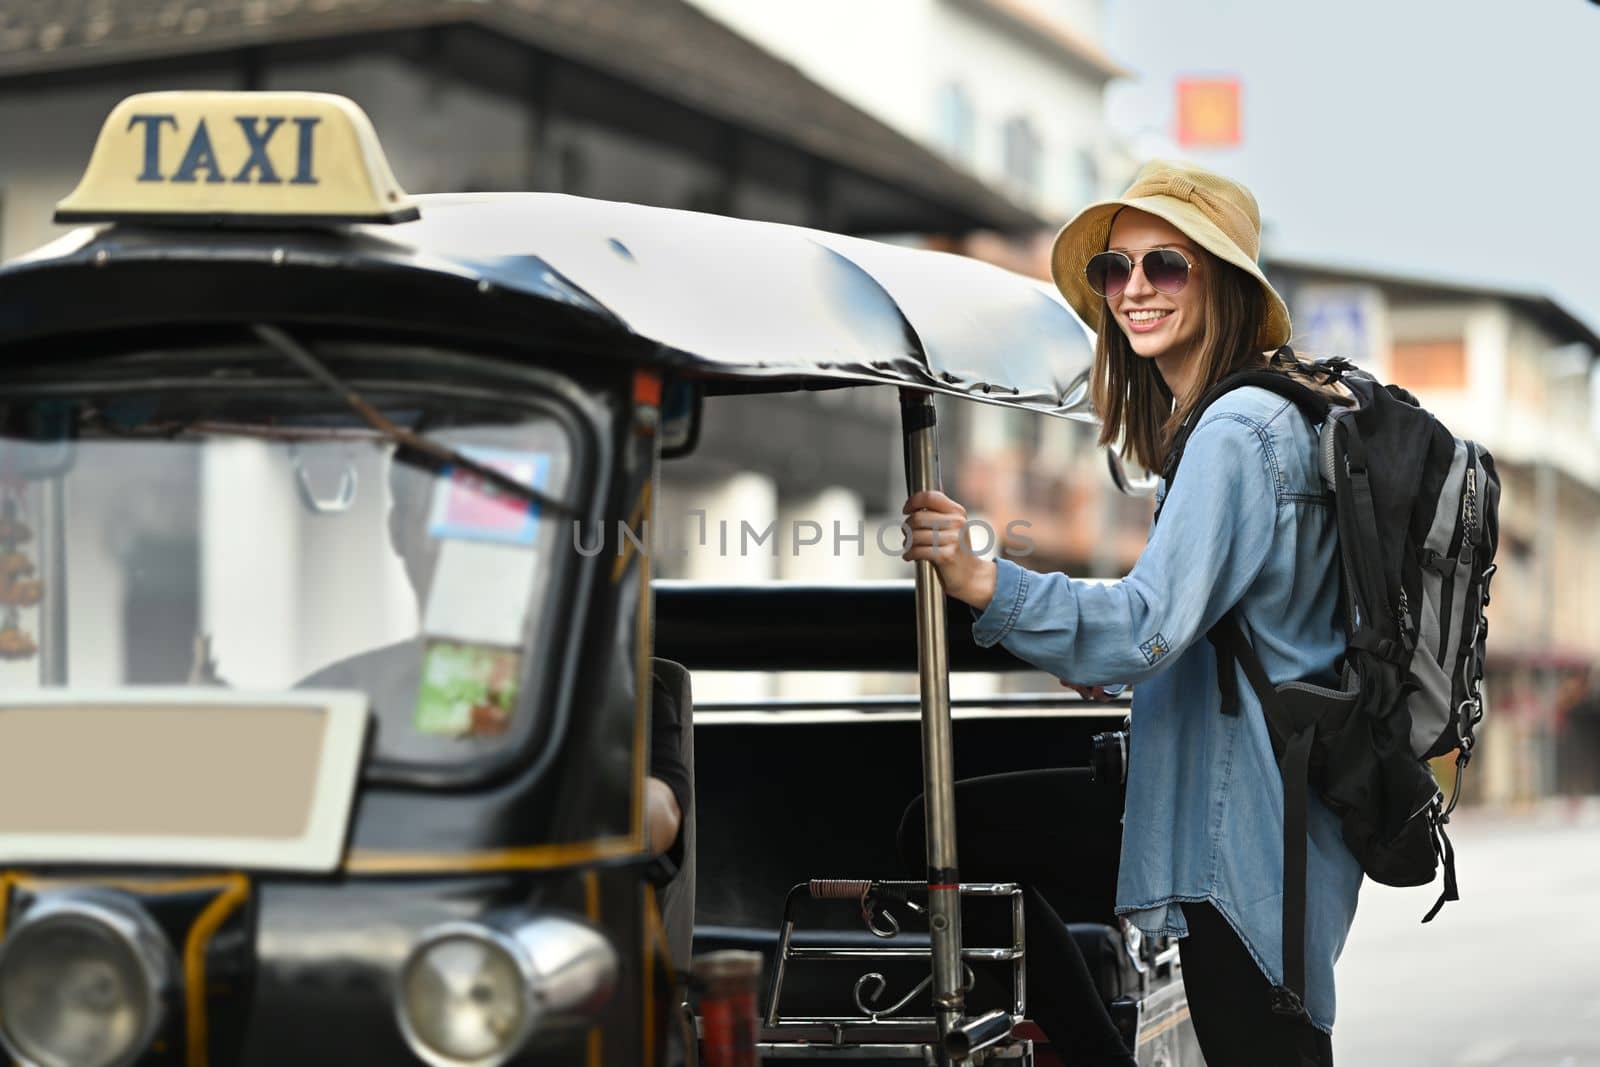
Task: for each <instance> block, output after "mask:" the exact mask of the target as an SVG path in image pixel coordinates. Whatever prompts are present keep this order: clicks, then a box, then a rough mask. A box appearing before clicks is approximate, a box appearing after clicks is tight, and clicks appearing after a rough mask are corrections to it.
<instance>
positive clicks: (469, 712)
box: [415, 641, 522, 737]
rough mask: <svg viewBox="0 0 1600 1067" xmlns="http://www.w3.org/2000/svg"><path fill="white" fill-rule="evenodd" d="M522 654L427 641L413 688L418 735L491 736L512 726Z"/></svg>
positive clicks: (481, 646)
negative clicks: (419, 676) (417, 684)
mask: <svg viewBox="0 0 1600 1067" xmlns="http://www.w3.org/2000/svg"><path fill="white" fill-rule="evenodd" d="M521 659H522V657H521V655H520V654H519V653H517V652H514V651H512V650H510V649H504V648H488V647H485V646H483V645H461V644H455V643H451V642H443V641H439V642H430V643H429V644H428V647H427V650H426V651H424V652H423V654H422V684H421V686H420V687H419V688H418V690H417V717H416V719H415V725H416V728H417V732H418V733H424V734H430V735H433V736H436V737H493V736H495V735H497V734H503V733H505V732H506V730H507V729H508V728H509V727H510V726H511V714H512V711H513V710H514V709H515V708H516V704H517V673H518V671H517V668H518V666H519V664H520V662H521Z"/></svg>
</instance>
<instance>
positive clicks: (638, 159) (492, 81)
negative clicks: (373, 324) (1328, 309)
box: [0, 0, 1042, 256]
mask: <svg viewBox="0 0 1600 1067" xmlns="http://www.w3.org/2000/svg"><path fill="white" fill-rule="evenodd" d="M154 89H306V90H323V91H329V92H338V93H343V94H345V95H347V96H350V97H352V98H353V99H355V100H356V101H357V103H359V104H361V106H362V107H363V108H365V109H366V111H367V112H368V114H369V115H371V117H372V119H373V122H374V124H375V126H376V127H377V130H378V134H379V136H380V138H381V139H382V141H383V143H384V146H385V148H386V150H387V151H388V152H389V155H390V159H391V161H392V163H393V165H394V168H395V171H396V174H397V177H398V178H399V179H400V181H401V183H402V185H404V186H405V187H406V188H407V189H409V190H410V191H413V192H447V191H463V190H492V189H547V190H554V191H561V192H572V193H578V194H580V195H584V196H593V197H599V198H603V199H618V200H635V201H640V202H644V203H650V204H656V205H661V206H667V207H683V208H691V209H700V210H709V211H716V212H720V213H723V214H732V215H739V216H744V217H749V218H759V219H770V220H773V221H779V222H792V223H798V224H802V225H811V226H820V227H823V228H827V229H835V230H842V231H846V232H857V233H861V232H866V233H882V232H890V231H913V230H914V231H919V232H932V233H962V232H966V231H969V230H973V229H1000V230H1029V229H1032V228H1034V227H1037V226H1039V225H1041V223H1042V220H1041V218H1040V216H1038V215H1037V214H1035V213H1034V212H1033V211H1032V210H1031V209H1029V208H1027V207H1024V206H1022V205H1020V204H1019V203H1018V202H1017V201H1016V200H1015V199H1014V198H1011V197H1008V196H1006V195H1003V194H1001V193H998V192H996V191H995V190H993V189H990V188H989V187H987V186H986V185H985V184H984V183H983V182H981V181H980V180H978V179H976V178H975V177H973V176H972V175H970V174H968V173H966V172H965V171H963V170H962V169H961V168H959V167H956V166H953V165H951V164H949V163H947V162H946V161H945V160H943V159H942V158H941V157H940V156H938V155H937V154H936V153H934V152H931V151H929V150H927V149H926V148H924V147H923V146H921V145H919V144H917V143H916V142H915V141H914V140H913V139H911V138H910V137H908V136H906V135H905V134H903V133H900V132H897V131H896V130H894V129H893V128H891V127H890V126H888V125H887V124H885V123H884V122H882V121H880V120H877V119H874V118H873V117H872V116H870V115H868V114H866V113H865V112H863V111H862V110H861V109H860V108H858V107H855V106H853V105H851V104H849V103H847V102H846V101H844V100H842V99H840V98H839V97H837V96H836V95H834V94H833V93H831V92H829V91H828V90H827V89H825V88H823V87H822V86H820V85H818V84H817V83H816V82H814V81H813V80H811V79H810V78H808V77H806V76H805V75H804V74H802V73H801V72H800V71H799V70H797V69H796V68H795V67H793V66H792V65H791V64H789V63H786V62H784V61H783V60H781V59H779V58H777V57H775V56H774V55H772V54H771V53H770V52H768V51H766V50H765V49H763V48H761V47H760V46H758V45H756V44H754V43H752V42H750V41H749V40H747V39H745V38H744V37H741V36H740V35H739V34H737V33H735V32H733V31H732V30H730V29H729V28H727V27H726V26H724V25H723V24H722V23H720V22H718V21H717V20H715V19H713V18H710V17H708V16H706V15H705V14H703V13H702V12H700V11H699V10H698V9H696V8H694V7H692V6H690V5H688V4H687V3H685V2H683V0H658V2H647V0H484V2H477V0H473V2H465V0H387V2H383V3H378V2H374V0H316V2H309V0H247V2H243V3H240V2H236V0H126V2H120V0H119V2H118V3H116V4H115V5H113V4H110V3H103V4H78V3H63V2H58V0H20V2H18V3H13V4H7V5H5V7H4V9H3V10H0V136H3V137H4V140H5V143H6V144H8V145H11V146H17V145H27V146H28V150H27V151H26V152H19V151H15V150H10V151H7V152H6V153H5V155H4V157H3V158H0V198H3V202H0V227H3V228H0V252H3V253H4V254H5V255H8V256H9V255H14V254H16V253H18V252H21V251H23V250H25V249H27V248H31V247H35V246H36V245H38V244H40V243H42V242H43V241H44V240H46V239H47V238H49V237H50V236H52V235H53V234H54V233H55V232H56V231H55V229H54V228H53V227H52V226H51V225H50V223H49V221H48V220H49V216H50V211H51V208H52V207H53V205H54V203H55V201H56V200H57V199H59V198H60V197H61V196H63V195H65V193H66V192H68V191H69V190H70V189H71V187H72V185H73V183H74V182H75V180H76V178H77V176H78V175H79V174H80V173H81V172H82V170H83V166H84V163H85V161H86V160H87V158H88V153H89V148H90V146H91V145H92V144H93V140H94V136H95V134H96V133H97V132H98V130H99V127H100V123H101V122H102V121H103V120H104V118H105V116H106V114H107V113H108V112H109V111H110V108H111V105H112V104H113V103H115V102H116V101H117V100H119V99H120V98H122V97H123V96H126V95H128V94H130V93H133V92H138V91H142V90H154Z"/></svg>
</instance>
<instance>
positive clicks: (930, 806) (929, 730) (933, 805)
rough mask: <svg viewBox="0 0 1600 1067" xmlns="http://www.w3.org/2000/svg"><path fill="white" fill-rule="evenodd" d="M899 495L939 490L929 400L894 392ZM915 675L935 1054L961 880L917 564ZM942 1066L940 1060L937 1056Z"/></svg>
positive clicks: (944, 736)
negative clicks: (901, 471) (900, 452)
mask: <svg viewBox="0 0 1600 1067" xmlns="http://www.w3.org/2000/svg"><path fill="white" fill-rule="evenodd" d="M900 432H901V435H902V438H903V443H904V449H905V470H906V492H907V493H909V494H915V493H919V492H922V491H923V490H927V489H938V488H940V486H941V479H940V477H939V437H938V419H937V416H936V415H935V413H934V406H933V397H932V396H931V395H929V394H928V393H924V392H918V391H915V390H911V389H902V390H901V391H900ZM916 582H917V594H916V595H917V608H916V611H917V675H918V682H919V689H920V692H921V695H922V796H923V805H924V810H925V811H926V813H927V818H926V820H925V825H926V827H927V838H926V840H927V858H928V933H929V936H930V939H931V941H932V946H933V947H932V952H933V988H932V996H933V1010H934V1016H935V1018H936V1019H937V1020H938V1026H939V1042H940V1046H941V1048H942V1047H943V1045H944V1042H945V1039H946V1038H948V1037H949V1035H950V1032H951V1031H952V1030H954V1029H955V1028H956V1027H957V1026H958V1025H959V1024H960V1022H961V1020H962V1017H963V1016H964V1015H965V1014H966V994H965V992H964V991H963V988H962V986H963V984H964V983H963V981H962V969H961V890H960V883H961V874H960V871H959V864H958V863H957V860H956V804H955V757H954V753H953V751H952V744H951V730H950V665H949V661H948V658H947V645H946V639H945V617H944V613H945V603H944V581H943V579H941V578H940V577H939V571H938V568H936V567H935V566H934V565H933V564H932V563H929V562H928V561H926V560H918V561H917V563H916ZM940 1058H941V1059H947V1057H945V1056H944V1055H942V1054H941V1057H940Z"/></svg>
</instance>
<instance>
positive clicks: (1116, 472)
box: [1106, 448, 1161, 496]
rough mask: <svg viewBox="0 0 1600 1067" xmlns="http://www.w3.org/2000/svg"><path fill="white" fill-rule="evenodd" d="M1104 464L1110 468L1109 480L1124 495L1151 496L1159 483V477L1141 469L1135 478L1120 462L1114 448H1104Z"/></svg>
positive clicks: (1120, 458) (1119, 457) (1120, 459)
mask: <svg viewBox="0 0 1600 1067" xmlns="http://www.w3.org/2000/svg"><path fill="white" fill-rule="evenodd" d="M1106 466H1107V467H1108V468H1110V470H1111V481H1112V482H1113V483H1115V484H1116V487H1117V490H1118V491H1119V492H1121V493H1122V494H1123V495H1125V496H1151V495H1153V494H1154V493H1155V491H1156V486H1157V485H1159V484H1160V483H1161V479H1160V477H1158V476H1157V475H1154V474H1151V473H1150V472H1149V471H1144V470H1142V471H1141V474H1140V476H1139V477H1137V478H1135V477H1133V476H1132V475H1130V474H1129V473H1128V468H1127V466H1126V465H1125V464H1124V463H1123V462H1122V457H1121V456H1120V455H1118V454H1117V450H1116V449H1114V448H1108V449H1106Z"/></svg>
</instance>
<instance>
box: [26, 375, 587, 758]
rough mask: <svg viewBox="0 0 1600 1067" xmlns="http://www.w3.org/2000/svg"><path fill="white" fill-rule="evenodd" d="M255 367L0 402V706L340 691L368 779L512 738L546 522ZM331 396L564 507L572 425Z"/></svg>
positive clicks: (517, 732) (553, 525)
mask: <svg viewBox="0 0 1600 1067" xmlns="http://www.w3.org/2000/svg"><path fill="white" fill-rule="evenodd" d="M275 373H276V374H277V375H278V376H280V377H281V378H283V379H286V381H284V382H282V383H280V384H279V385H277V386H275V387H273V388H270V389H269V388H264V387H263V384H264V383H260V382H257V383H248V384H251V385H252V386H253V387H252V388H248V389H247V388H245V385H243V384H234V385H228V384H226V375H219V374H213V375H212V376H211V378H212V380H210V381H207V382H195V383H192V384H191V385H190V386H188V387H183V388H180V387H177V386H176V385H175V384H174V381H173V380H169V381H167V382H165V383H164V384H163V386H162V387H161V388H159V389H158V388H156V387H154V386H150V387H146V388H140V387H137V386H129V384H128V383H127V382H126V379H125V378H124V379H123V380H121V381H119V382H118V383H116V385H115V387H114V388H112V387H110V386H107V387H106V388H105V389H104V390H103V391H98V392H97V390H96V388H95V387H94V386H93V385H85V386H83V387H81V392H78V393H75V394H74V395H70V396H68V395H63V390H62V388H61V387H60V386H52V387H44V386H39V385H33V386H24V387H21V388H20V389H18V390H13V389H12V388H10V387H5V388H4V389H0V397H3V398H4V401H3V402H0V427H3V428H4V432H3V433H0V690H3V691H5V692H8V693H17V692H19V691H21V690H26V689H28V688H32V687H45V688H58V687H71V688H74V689H83V690H86V691H87V690H89V689H92V688H99V687H115V686H151V685H162V686H226V687H230V688H233V689H237V690H251V691H282V690H286V689H314V688H326V689H356V690H360V691H362V692H363V693H365V694H366V695H367V697H368V698H369V701H370V704H371V707H372V709H373V712H374V719H375V728H376V740H375V748H374V752H375V754H376V757H377V759H378V761H380V762H382V763H388V764H408V765H415V764H423V765H427V766H429V767H433V768H438V767H440V766H447V767H448V766H461V765H465V764H469V763H472V762H473V761H476V760H480V759H483V758H485V757H486V756H491V755H493V754H495V753H496V752H499V751H502V750H505V749H507V748H509V747H512V746H515V745H516V744H518V743H519V742H520V741H521V740H524V739H526V738H527V737H528V735H529V733H530V732H531V731H532V730H533V729H534V728H535V726H536V723H535V722H534V721H533V719H534V715H535V710H534V709H535V708H536V707H538V706H539V704H540V702H539V701H538V700H537V699H536V697H537V693H538V690H539V687H540V686H541V684H542V682H543V675H544V673H545V670H544V667H545V663H546V661H547V660H549V661H551V662H553V661H554V658H553V655H552V649H551V647H550V646H551V645H552V644H553V643H554V636H555V635H556V634H557V633H559V632H562V629H563V628H558V627H555V626H553V625H552V623H553V612H554V610H555V609H556V607H557V605H556V604H555V601H556V600H558V599H559V597H560V589H561V585H560V583H561V579H562V573H561V572H562V567H563V566H564V559H565V557H566V556H570V555H571V554H570V553H558V552H557V551H556V547H557V543H558V538H557V529H558V527H560V526H561V523H560V522H558V521H555V517H553V516H551V515H550V514H549V510H550V509H549V508H547V507H542V506H541V505H540V504H538V503H536V502H533V501H529V500H519V499H515V498H513V497H511V496H509V495H507V494H506V493H504V492H503V491H501V490H499V489H495V488H493V487H490V486H488V485H486V484H484V483H483V482H482V481H481V480H479V479H476V478H474V477H473V476H472V475H471V474H470V472H467V471H461V470H457V469H455V468H454V467H452V466H450V465H447V464H443V463H441V462H440V461H439V460H438V459H437V458H436V456H437V454H438V452H439V450H435V456H428V455H423V454H420V453H419V452H417V451H416V450H415V449H405V448H401V449H399V450H398V451H397V448H396V446H395V444H394V443H393V442H392V440H391V439H390V438H389V437H388V436H386V435H384V434H381V433H379V432H376V431H374V430H373V429H372V428H370V427H369V425H368V424H367V422H365V421H363V420H362V419H361V418H359V417H357V416H356V415H354V414H352V413H351V411H350V409H349V408H348V407H347V406H346V404H345V402H344V400H343V399H342V398H340V397H339V396H336V395H334V394H333V393H331V392H329V391H328V390H326V389H323V388H321V387H319V386H318V385H316V384H314V383H304V384H302V383H300V382H296V381H294V377H295V374H294V371H293V369H292V368H284V369H283V370H282V371H278V372H275ZM244 376H245V377H248V375H244ZM157 377H159V375H158V376H157ZM219 377H220V378H222V379H223V380H224V382H223V384H218V383H217V382H216V380H215V379H216V378H219ZM352 384H353V385H354V386H355V387H356V388H357V389H359V390H360V391H361V394H362V396H363V397H364V398H365V399H367V400H368V401H369V402H371V403H372V404H373V405H374V406H375V407H376V408H377V409H378V410H380V411H381V412H382V413H383V415H384V416H385V417H386V418H387V419H389V420H392V421H393V422H394V423H395V424H396V425H398V426H400V427H403V428H405V429H407V430H410V431H413V432H415V433H417V434H419V435H421V436H422V437H424V438H427V439H428V440H430V441H434V442H438V443H440V444H443V445H445V446H447V447H448V448H449V449H451V450H454V451H455V452H457V453H458V454H461V455H465V456H466V457H468V459H470V460H472V461H476V462H477V463H479V464H483V465H487V466H489V467H491V468H493V469H494V470H497V471H500V472H502V473H504V474H506V475H507V476H509V477H510V478H512V479H514V480H516V481H517V482H519V483H521V484H526V485H529V486H532V487H533V488H535V489H537V490H540V491H541V492H542V493H543V495H544V496H545V497H546V498H547V499H550V498H553V499H554V500H555V501H560V502H563V503H566V504H568V505H572V506H576V505H575V504H574V502H573V498H572V493H573V488H572V486H573V469H574V449H575V441H576V439H577V438H576V436H575V434H574V431H573V428H572V427H573V425H574V422H573V419H572V418H571V416H570V415H569V414H567V413H566V409H563V408H562V407H561V406H560V405H558V404H557V403H556V402H555V401H554V398H553V397H551V396H549V395H546V394H543V393H541V392H540V391H538V390H533V389H529V390H528V391H527V393H526V395H525V396H522V397H519V398H517V399H515V400H511V399H508V398H507V394H506V391H505V390H503V389H502V390H500V391H499V393H498V394H497V393H490V392H487V391H485V392H483V393H482V394H479V395H476V396H472V395H471V394H470V390H465V389H462V388H460V387H459V386H456V387H452V389H451V392H450V395H449V396H448V397H445V396H440V395H431V394H430V393H429V392H428V391H427V389H426V388H425V387H422V386H409V387H404V389H403V390H402V389H397V387H396V386H395V385H394V384H393V383H392V382H391V383H389V384H388V385H387V387H384V386H380V385H377V384H374V383H372V382H370V381H368V382H363V381H362V380H361V379H359V378H357V379H355V380H354V381H353V382H352ZM30 392H32V393H34V394H36V395H34V396H33V397H31V398H30V397H29V393H30ZM46 393H48V394H50V395H49V396H48V397H47V396H45V395H43V394H46ZM541 635H542V638H543V639H542V640H541Z"/></svg>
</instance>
